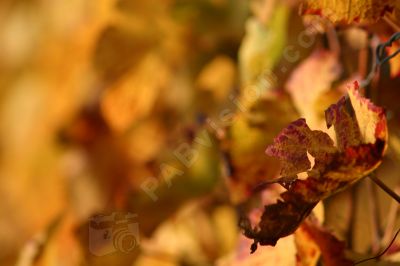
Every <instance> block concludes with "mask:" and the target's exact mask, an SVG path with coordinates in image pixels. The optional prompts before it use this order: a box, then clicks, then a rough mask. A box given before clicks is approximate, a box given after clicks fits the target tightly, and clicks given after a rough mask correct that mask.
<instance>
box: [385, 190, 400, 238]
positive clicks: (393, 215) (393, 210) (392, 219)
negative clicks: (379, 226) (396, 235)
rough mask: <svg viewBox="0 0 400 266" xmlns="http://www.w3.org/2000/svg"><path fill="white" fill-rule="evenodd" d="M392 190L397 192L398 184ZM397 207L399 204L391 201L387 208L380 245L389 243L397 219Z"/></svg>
mask: <svg viewBox="0 0 400 266" xmlns="http://www.w3.org/2000/svg"><path fill="white" fill-rule="evenodd" d="M394 191H395V192H396V193H399V192H400V186H399V185H398V186H396V188H395V190H394ZM399 207H400V205H399V204H397V202H395V201H392V203H391V205H390V208H389V214H388V218H387V223H386V228H385V232H384V234H383V237H382V240H381V246H386V245H387V244H388V243H389V241H390V239H391V238H392V235H393V230H394V226H395V223H396V219H397V213H398V211H399Z"/></svg>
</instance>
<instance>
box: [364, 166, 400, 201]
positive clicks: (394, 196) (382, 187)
mask: <svg viewBox="0 0 400 266" xmlns="http://www.w3.org/2000/svg"><path fill="white" fill-rule="evenodd" d="M368 177H369V178H370V179H371V180H372V181H374V182H375V184H377V185H378V186H379V187H380V188H381V189H383V190H384V191H385V192H386V193H387V194H388V195H389V196H390V197H392V198H393V199H394V200H395V201H397V203H399V204H400V196H399V195H397V194H396V192H394V191H393V190H391V189H390V188H389V187H388V186H386V185H385V183H383V182H382V181H381V180H380V179H379V178H378V177H377V176H376V174H375V172H373V173H371V174H370V175H369V176H368Z"/></svg>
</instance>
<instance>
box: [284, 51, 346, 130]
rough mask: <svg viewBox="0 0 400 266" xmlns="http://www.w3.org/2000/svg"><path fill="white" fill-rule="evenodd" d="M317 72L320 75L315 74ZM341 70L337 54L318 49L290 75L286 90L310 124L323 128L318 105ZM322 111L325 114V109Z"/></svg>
mask: <svg viewBox="0 0 400 266" xmlns="http://www.w3.org/2000/svg"><path fill="white" fill-rule="evenodd" d="M317 72H318V75H313V73H317ZM340 72H341V67H340V64H339V63H338V58H337V56H336V55H335V54H334V53H333V52H330V51H328V50H324V49H317V50H315V51H314V52H313V53H312V54H311V55H310V56H309V57H308V58H307V59H305V60H304V61H302V63H301V64H300V65H299V66H298V67H297V68H296V69H295V70H294V71H293V72H292V74H291V75H290V78H289V80H288V82H287V83H286V86H285V87H286V90H287V91H288V92H289V94H290V95H291V97H292V100H293V103H294V105H295V107H296V108H297V110H298V111H299V113H300V115H301V116H302V117H304V118H306V119H307V122H308V125H309V126H311V127H314V128H316V129H321V130H322V127H323V126H324V121H323V119H321V115H320V112H319V111H320V110H319V109H318V108H317V106H319V105H320V102H321V101H320V100H321V98H322V97H323V96H324V95H325V94H326V93H328V92H329V90H330V89H331V86H332V83H333V82H334V81H335V80H336V79H337V78H338V77H339V74H340ZM325 108H326V106H325V107H324V109H325ZM321 111H322V114H323V110H321Z"/></svg>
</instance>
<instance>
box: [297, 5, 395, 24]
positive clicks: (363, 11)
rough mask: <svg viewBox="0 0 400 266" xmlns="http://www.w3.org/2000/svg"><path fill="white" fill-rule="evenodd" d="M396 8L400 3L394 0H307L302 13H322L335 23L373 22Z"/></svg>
mask: <svg viewBox="0 0 400 266" xmlns="http://www.w3.org/2000/svg"><path fill="white" fill-rule="evenodd" d="M396 8H399V4H398V3H397V1H394V0H357V1H351V0H338V1H330V0H322V1H321V0H306V1H305V2H304V6H303V8H302V13H303V15H306V14H313V15H320V16H322V17H325V18H327V19H329V20H330V21H331V22H333V23H344V24H350V23H354V22H355V23H373V22H376V21H377V20H379V19H380V18H381V17H383V16H384V15H385V14H386V13H392V12H393V11H394V10H396Z"/></svg>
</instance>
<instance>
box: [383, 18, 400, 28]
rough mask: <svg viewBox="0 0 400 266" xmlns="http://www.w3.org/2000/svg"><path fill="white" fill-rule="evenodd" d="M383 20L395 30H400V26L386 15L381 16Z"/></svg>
mask: <svg viewBox="0 0 400 266" xmlns="http://www.w3.org/2000/svg"><path fill="white" fill-rule="evenodd" d="M383 20H384V21H385V22H386V23H387V24H389V26H390V27H392V28H393V29H394V30H395V31H400V26H399V25H397V24H396V22H395V21H394V20H393V19H392V18H391V17H390V16H388V15H386V16H384V17H383Z"/></svg>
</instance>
